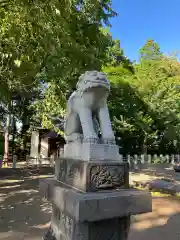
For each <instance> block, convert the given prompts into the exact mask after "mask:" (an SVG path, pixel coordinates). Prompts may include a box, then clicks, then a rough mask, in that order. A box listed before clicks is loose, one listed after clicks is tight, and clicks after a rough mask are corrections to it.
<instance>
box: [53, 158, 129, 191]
mask: <svg viewBox="0 0 180 240" xmlns="http://www.w3.org/2000/svg"><path fill="white" fill-rule="evenodd" d="M55 176H56V178H57V180H58V181H60V182H63V183H65V184H67V185H70V186H72V187H74V188H77V189H79V190H81V191H84V192H95V191H102V190H106V189H117V188H128V187H129V170H128V163H120V161H96V162H95V161H94V162H93V161H81V160H74V159H57V160H56V167H55Z"/></svg>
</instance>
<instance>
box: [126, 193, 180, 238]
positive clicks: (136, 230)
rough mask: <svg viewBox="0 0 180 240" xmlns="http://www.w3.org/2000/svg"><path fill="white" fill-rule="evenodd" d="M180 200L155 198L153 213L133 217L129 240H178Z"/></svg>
mask: <svg viewBox="0 0 180 240" xmlns="http://www.w3.org/2000/svg"><path fill="white" fill-rule="evenodd" d="M179 222H180V200H178V199H177V198H175V197H167V198H164V197H160V198H159V197H156V198H153V211H152V213H147V214H142V215H138V216H135V217H133V221H132V225H131V231H130V235H129V240H141V239H142V240H144V239H146V240H150V239H153V240H161V239H163V240H170V239H171V240H177V239H179V238H180V228H179Z"/></svg>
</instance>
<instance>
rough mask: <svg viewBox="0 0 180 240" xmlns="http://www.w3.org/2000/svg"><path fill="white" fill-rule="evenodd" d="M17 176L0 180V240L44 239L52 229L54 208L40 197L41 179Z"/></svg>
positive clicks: (35, 176)
mask: <svg viewBox="0 0 180 240" xmlns="http://www.w3.org/2000/svg"><path fill="white" fill-rule="evenodd" d="M28 175H29V176H26V177H22V176H19V175H16V174H14V175H13V176H10V177H9V178H8V176H6V178H3V179H2V178H1V180H0V239H3V240H16V239H18V240H28V239H34V240H36V239H41V238H42V236H43V234H44V232H45V231H46V228H47V227H48V226H49V224H48V223H49V221H50V216H51V214H50V213H51V205H50V204H49V203H48V202H46V201H44V200H43V199H42V198H41V197H40V196H39V193H38V192H39V189H38V185H39V178H42V177H47V176H45V175H43V176H42V175H41V176H38V175H33V174H28Z"/></svg>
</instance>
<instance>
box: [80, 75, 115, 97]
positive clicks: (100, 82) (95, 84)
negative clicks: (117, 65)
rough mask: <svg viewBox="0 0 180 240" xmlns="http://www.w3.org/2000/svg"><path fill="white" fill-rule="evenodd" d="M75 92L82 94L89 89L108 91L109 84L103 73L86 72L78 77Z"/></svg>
mask: <svg viewBox="0 0 180 240" xmlns="http://www.w3.org/2000/svg"><path fill="white" fill-rule="evenodd" d="M76 87H77V90H79V91H81V92H84V91H86V90H88V89H90V88H99V87H100V88H105V89H106V90H108V92H109V91H110V83H109V80H108V79H107V77H106V75H105V74H104V73H103V72H98V71H87V72H85V73H84V74H83V75H81V76H80V78H79V81H78V82H77V85H76Z"/></svg>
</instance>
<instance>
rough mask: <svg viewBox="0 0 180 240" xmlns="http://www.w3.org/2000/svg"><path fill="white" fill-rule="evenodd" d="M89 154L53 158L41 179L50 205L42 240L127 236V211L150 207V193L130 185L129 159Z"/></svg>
mask: <svg viewBox="0 0 180 240" xmlns="http://www.w3.org/2000/svg"><path fill="white" fill-rule="evenodd" d="M104 147H105V146H101V148H104ZM93 154H94V153H93ZM89 155H91V156H92V154H91V153H90V152H89V153H88V154H87V156H86V158H85V157H84V160H83V159H82V158H81V159H77V158H75V159H74V158H70V155H69V157H68V158H61V159H58V160H56V166H55V176H54V178H49V179H44V180H41V181H40V193H41V195H42V196H43V197H45V198H47V199H48V200H49V201H51V202H52V209H53V211H52V219H51V227H50V228H49V230H48V232H47V233H46V235H45V237H44V240H52V239H54V240H127V238H128V231H129V227H130V216H131V215H135V214H140V213H146V212H150V211H151V210H152V202H151V195H150V193H148V192H146V191H140V190H134V189H129V169H128V163H122V162H120V160H117V159H112V160H110V159H108V158H109V157H108V158H107V159H96V160H95V159H92V160H90V158H89V157H88V156H89ZM94 156H97V153H96V154H95V155H94ZM113 156H114V155H113Z"/></svg>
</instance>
